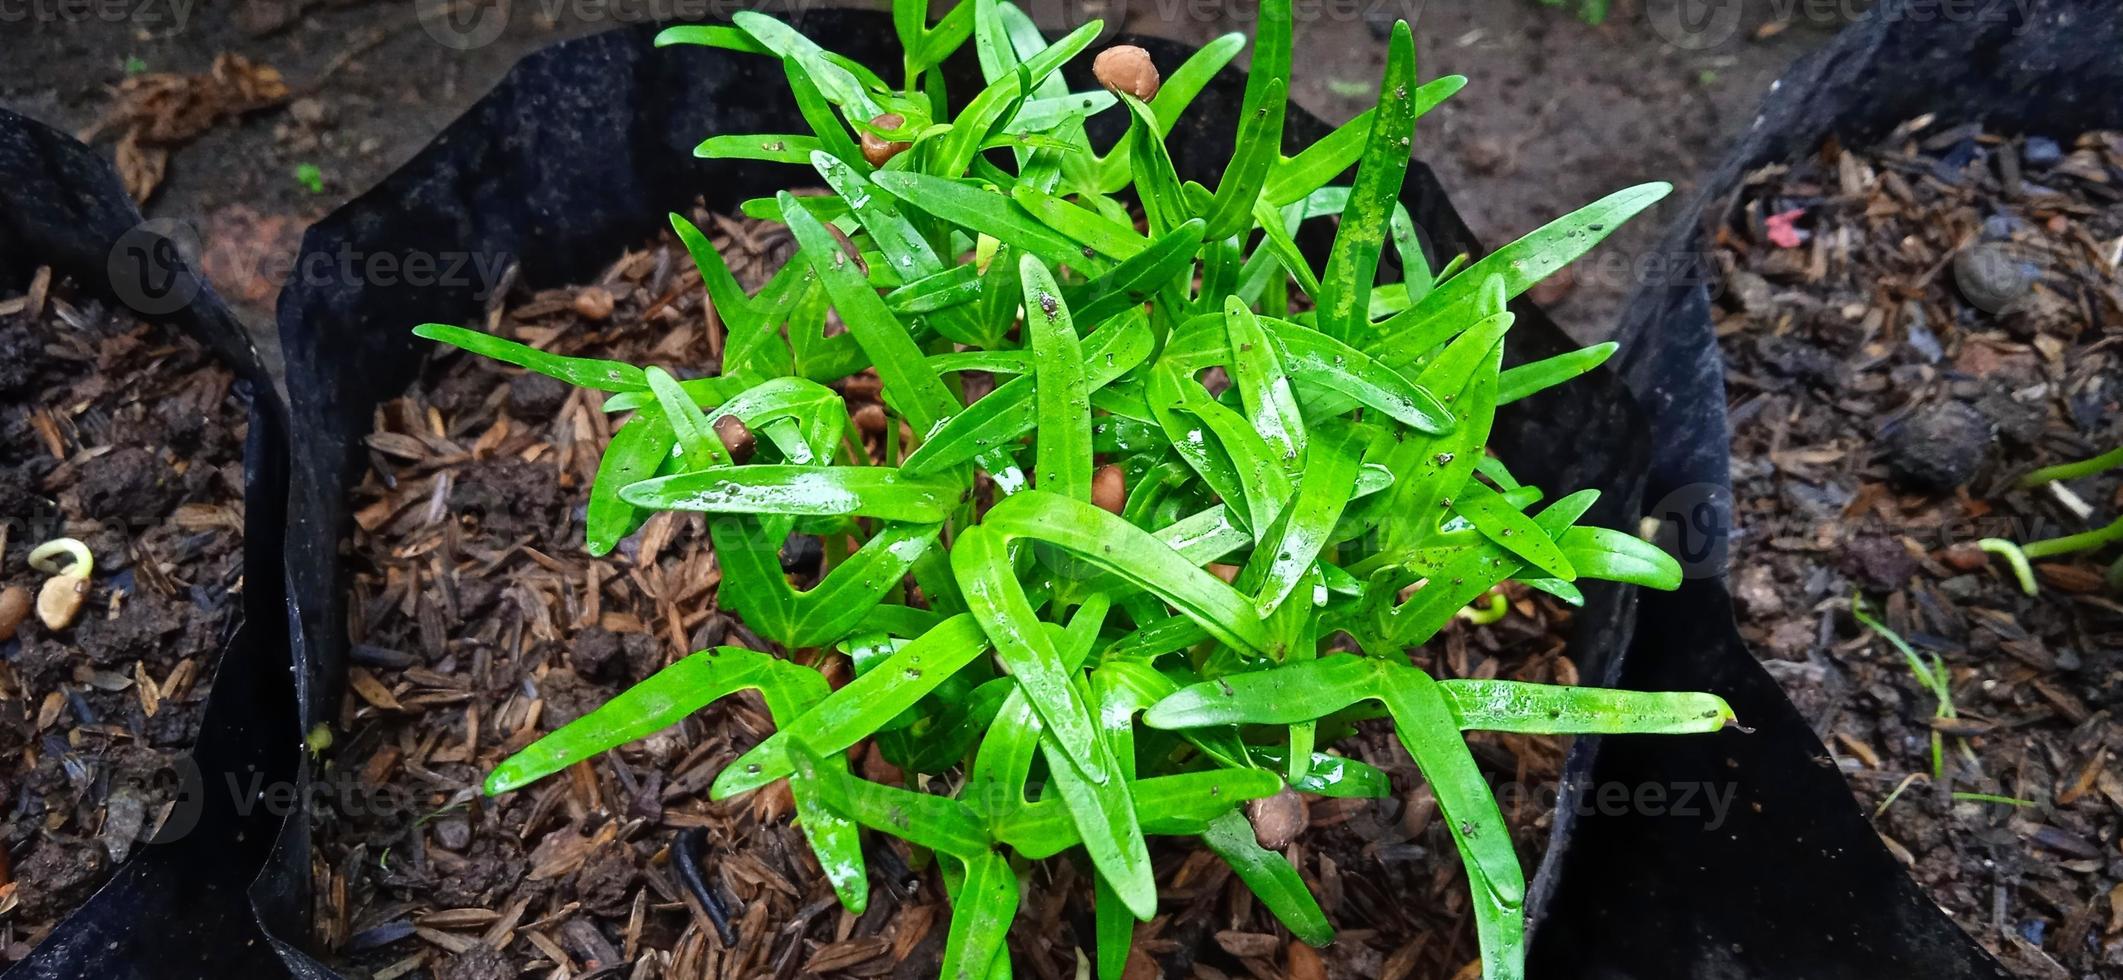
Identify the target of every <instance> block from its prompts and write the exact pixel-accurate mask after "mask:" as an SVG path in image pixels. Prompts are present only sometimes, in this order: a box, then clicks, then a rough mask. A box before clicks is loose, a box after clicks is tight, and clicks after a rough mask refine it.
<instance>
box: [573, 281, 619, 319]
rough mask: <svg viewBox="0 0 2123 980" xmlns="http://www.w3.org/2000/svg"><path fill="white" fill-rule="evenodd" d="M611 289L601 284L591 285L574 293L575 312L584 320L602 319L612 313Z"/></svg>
mask: <svg viewBox="0 0 2123 980" xmlns="http://www.w3.org/2000/svg"><path fill="white" fill-rule="evenodd" d="M614 302H615V301H614V300H613V299H612V291H611V290H609V289H606V288H604V287H603V286H591V287H590V288H588V289H585V290H583V291H582V292H579V293H576V294H575V312H577V313H580V314H582V316H583V319H586V320H602V319H604V318H605V317H608V316H611V315H612V304H613V303H614Z"/></svg>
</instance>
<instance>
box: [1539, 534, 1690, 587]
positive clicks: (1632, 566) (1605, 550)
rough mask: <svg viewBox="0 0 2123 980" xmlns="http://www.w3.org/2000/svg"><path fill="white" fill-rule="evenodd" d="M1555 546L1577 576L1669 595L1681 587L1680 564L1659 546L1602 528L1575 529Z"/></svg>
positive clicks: (1558, 540) (1561, 538)
mask: <svg viewBox="0 0 2123 980" xmlns="http://www.w3.org/2000/svg"><path fill="white" fill-rule="evenodd" d="M1556 543H1557V544H1558V545H1560V546H1561V548H1562V552H1563V554H1564V556H1565V557H1567V558H1568V559H1569V560H1570V562H1571V563H1572V564H1573V565H1576V566H1578V568H1579V572H1578V574H1580V575H1584V576H1586V577H1588V578H1597V579H1606V580H1607V581H1610V582H1627V583H1629V584H1631V585H1641V586H1644V587H1646V588H1651V589H1661V590H1665V591H1668V592H1670V591H1672V590H1674V589H1678V588H1680V587H1681V578H1682V573H1681V563H1680V562H1678V561H1675V560H1674V558H1673V556H1672V555H1669V554H1667V553H1666V552H1665V550H1664V549H1661V548H1660V547H1659V546H1658V545H1655V544H1652V543H1651V542H1649V541H1645V540H1643V539H1642V538H1638V537H1634V536H1632V535H1628V534H1624V533H1622V532H1620V531H1614V530H1609V529H1607V528H1604V527H1574V528H1571V529H1570V530H1568V531H1565V532H1563V534H1562V536H1561V537H1560V538H1558V539H1557V541H1556Z"/></svg>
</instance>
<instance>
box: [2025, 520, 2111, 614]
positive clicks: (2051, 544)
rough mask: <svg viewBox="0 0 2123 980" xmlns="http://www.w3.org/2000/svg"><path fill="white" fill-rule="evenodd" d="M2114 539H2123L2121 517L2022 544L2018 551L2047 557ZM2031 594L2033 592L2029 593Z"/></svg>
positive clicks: (2030, 555)
mask: <svg viewBox="0 0 2123 980" xmlns="http://www.w3.org/2000/svg"><path fill="white" fill-rule="evenodd" d="M2114 541H2123V517H2118V518H2116V519H2115V520H2114V521H2112V522H2110V523H2109V525H2108V526H2107V527H2103V528H2096V529H2094V530H2091V531H2081V532H2079V533H2077V534H2068V535H2065V536H2064V537H2061V538H2049V539H2047V540H2044V541H2036V542H2034V543H2032V544H2028V545H2024V546H2022V547H2021V548H2020V551H2021V552H2022V553H2024V554H2026V555H2027V557H2029V558H2049V557H2051V556H2054V555H2068V554H2071V553H2072V552H2075V551H2092V550H2093V549H2095V548H2099V547H2101V546H2102V545H2105V544H2108V543H2110V542H2114ZM2029 594H2030V595H2032V594H2033V593H2031V592H2030V593H2029Z"/></svg>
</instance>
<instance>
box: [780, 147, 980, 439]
mask: <svg viewBox="0 0 2123 980" xmlns="http://www.w3.org/2000/svg"><path fill="white" fill-rule="evenodd" d="M878 176H879V177H880V179H881V178H883V177H885V176H888V174H886V173H880V174H879V175H878ZM777 199H778V200H780V201H781V205H782V218H783V220H784V221H786V222H787V223H788V226H789V231H791V232H793V233H794V234H795V236H796V242H797V245H798V247H799V250H800V251H801V253H802V254H803V256H804V259H805V260H806V261H808V262H809V263H810V265H811V270H812V271H813V272H815V273H817V274H818V278H819V279H820V280H821V281H822V282H824V283H825V287H826V293H827V294H828V295H830V296H831V297H832V298H833V306H834V308H835V309H837V310H839V311H840V318H841V322H842V323H845V324H847V327H848V333H850V334H852V335H854V337H855V342H856V343H858V344H861V345H862V349H863V352H864V353H865V354H868V355H869V356H870V362H871V363H872V364H874V365H876V367H877V374H878V377H880V378H882V379H884V383H885V390H884V394H885V399H886V400H887V401H888V402H891V403H892V404H893V405H895V406H896V407H897V408H898V409H899V412H900V414H901V415H904V416H906V418H907V421H909V422H911V423H913V425H914V429H915V431H916V432H927V431H929V430H930V429H932V428H934V427H935V426H936V423H937V422H939V421H941V420H943V419H944V418H946V417H948V416H949V415H951V414H952V413H954V412H956V411H957V410H958V400H957V399H956V398H954V397H952V395H951V391H950V389H948V388H946V387H944V384H943V381H942V380H941V379H939V378H938V377H937V376H936V372H934V371H931V370H929V366H928V364H927V362H925V361H924V360H923V359H922V353H921V348H920V347H917V346H915V343H914V339H913V337H911V336H909V335H908V333H907V328H906V327H905V326H903V325H901V324H900V322H899V319H898V318H897V317H895V316H893V315H892V311H891V310H889V309H886V308H885V302H884V300H883V299H881V298H879V297H878V295H877V291H876V290H875V289H873V288H871V286H870V284H869V283H868V282H867V281H865V280H864V278H863V274H862V272H861V271H860V270H858V269H857V268H856V267H855V264H854V263H853V262H851V261H849V259H848V254H847V253H846V252H844V251H842V250H841V248H840V243H839V242H837V241H835V240H834V239H833V237H832V235H831V234H829V233H828V232H827V231H826V228H825V226H824V225H823V224H820V223H819V222H818V219H816V218H813V217H811V215H810V213H809V212H807V211H804V210H803V209H802V208H799V207H796V206H795V201H796V198H795V197H794V196H793V195H791V194H789V193H788V192H787V191H783V192H782V193H781V194H780V195H778V197H777Z"/></svg>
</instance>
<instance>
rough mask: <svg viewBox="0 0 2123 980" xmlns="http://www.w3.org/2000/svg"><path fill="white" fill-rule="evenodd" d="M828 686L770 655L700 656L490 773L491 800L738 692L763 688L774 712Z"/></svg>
mask: <svg viewBox="0 0 2123 980" xmlns="http://www.w3.org/2000/svg"><path fill="white" fill-rule="evenodd" d="M825 687H826V682H825V678H823V677H820V676H819V675H818V674H817V673H816V672H815V671H811V670H809V669H806V668H803V667H799V666H797V665H795V664H792V663H789V662H787V661H783V660H777V659H775V658H774V657H773V656H771V655H769V654H764V653H759V652H757V651H753V650H746V649H743V648H742V647H719V648H717V649H715V650H709V651H703V652H701V653H696V654H693V655H692V656H690V657H687V658H685V659H683V660H680V661H679V662H677V663H675V664H672V665H671V666H669V667H665V668H664V669H662V670H660V671H657V672H656V673H654V674H651V675H649V677H648V678H647V679H646V680H643V681H642V682H641V683H639V684H636V685H634V686H633V687H630V688H628V689H626V690H625V691H621V692H620V693H619V694H617V695H615V696H614V697H613V698H612V700H610V701H607V702H605V703H604V704H603V705H601V706H599V707H598V708H597V709H596V710H594V711H591V712H590V713H589V714H586V715H583V716H582V717H580V718H577V719H575V720H574V721H572V722H569V723H568V724H566V725H563V726H561V727H560V729H559V730H557V731H555V732H553V733H551V734H549V735H547V736H545V737H544V738H541V739H539V740H538V741H535V742H532V743H531V744H530V745H529V746H527V747H526V748H525V749H524V750H523V751H521V752H518V753H516V754H515V755H513V756H510V757H509V758H508V759H507V760H506V761H504V762H502V763H501V765H499V766H496V767H494V771H493V772H491V773H488V774H487V779H486V785H485V790H486V794H487V795H488V796H497V795H499V794H502V793H507V792H509V791H511V790H515V789H520V788H522V787H524V786H527V785H530V784H531V783H533V782H536V781H538V780H539V779H542V778H544V777H546V776H549V775H551V774H553V773H556V772H559V771H560V770H562V769H565V768H567V767H568V766H571V765H574V764H575V763H577V762H580V761H582V760H584V759H587V758H589V757H591V756H593V755H596V754H597V753H599V752H603V751H605V750H607V749H610V748H614V747H616V746H620V745H625V744H626V743H628V742H632V741H635V740H637V739H642V738H647V737H648V736H650V735H654V734H656V733H657V732H659V731H662V730H663V729H665V728H668V727H670V726H672V725H675V724H677V723H678V722H679V721H680V720H682V719H684V718H685V716H687V715H690V714H692V713H693V712H695V711H698V710H700V709H701V708H704V707H707V706H708V705H710V704H712V703H714V702H715V701H717V700H720V699H722V698H724V697H727V696H729V695H731V694H735V693H736V692H738V691H744V690H753V689H758V690H759V691H760V692H761V693H762V694H764V695H769V697H768V708H769V710H773V708H774V707H775V706H776V705H777V704H780V705H783V706H784V710H787V708H788V707H790V706H794V705H804V704H808V703H809V702H812V701H815V700H817V699H818V698H821V697H823V696H825V693H826V691H825ZM795 713H796V712H795V711H790V712H789V714H791V715H794V714H795Z"/></svg>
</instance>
